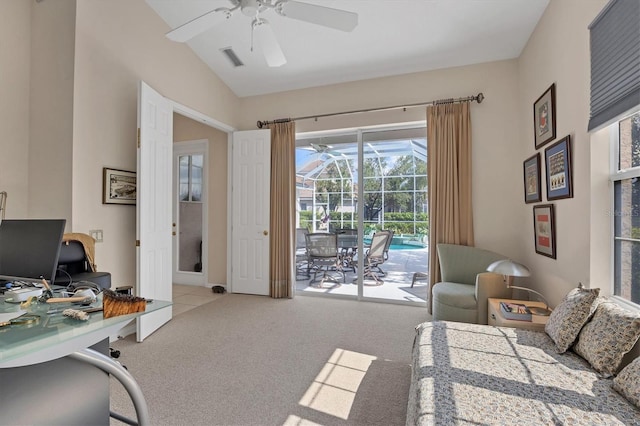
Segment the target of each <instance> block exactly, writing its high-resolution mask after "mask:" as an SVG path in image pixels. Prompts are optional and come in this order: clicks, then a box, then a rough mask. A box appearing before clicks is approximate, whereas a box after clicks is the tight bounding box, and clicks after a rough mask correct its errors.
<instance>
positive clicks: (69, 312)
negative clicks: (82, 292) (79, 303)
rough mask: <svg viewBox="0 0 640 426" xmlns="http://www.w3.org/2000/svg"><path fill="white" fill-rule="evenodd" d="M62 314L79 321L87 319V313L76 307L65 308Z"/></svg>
mask: <svg viewBox="0 0 640 426" xmlns="http://www.w3.org/2000/svg"><path fill="white" fill-rule="evenodd" d="M62 315H64V316H65V317H69V318H73V319H77V320H80V321H87V320H88V319H89V314H88V313H86V312H85V311H79V310H77V309H71V308H69V309H65V310H64V311H62Z"/></svg>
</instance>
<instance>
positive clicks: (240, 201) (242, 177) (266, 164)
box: [230, 130, 271, 295]
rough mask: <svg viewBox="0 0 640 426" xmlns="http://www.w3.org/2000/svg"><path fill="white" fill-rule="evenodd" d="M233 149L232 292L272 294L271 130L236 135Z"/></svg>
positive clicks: (235, 133) (250, 131) (234, 135)
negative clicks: (270, 253)
mask: <svg viewBox="0 0 640 426" xmlns="http://www.w3.org/2000/svg"><path fill="white" fill-rule="evenodd" d="M231 149H232V151H233V152H232V161H233V163H232V165H231V167H232V169H233V174H232V210H231V216H232V220H231V258H232V261H231V262H232V265H231V270H232V273H231V288H230V291H231V292H233V293H247V294H259V295H269V202H270V199H271V197H270V182H269V180H270V177H271V131H270V130H249V131H244V132H234V133H233V142H232V148H231Z"/></svg>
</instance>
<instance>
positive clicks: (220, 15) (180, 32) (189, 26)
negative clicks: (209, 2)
mask: <svg viewBox="0 0 640 426" xmlns="http://www.w3.org/2000/svg"><path fill="white" fill-rule="evenodd" d="M230 17H231V11H230V10H229V9H227V8H219V9H215V10H212V11H211V12H207V13H205V14H204V15H202V16H198V17H197V18H195V19H192V20H191V21H189V22H187V23H186V24H182V25H180V26H179V27H177V28H175V29H173V30H171V31H169V32H168V33H167V34H165V35H166V36H167V38H169V39H171V40H173V41H177V42H181V43H184V42H185V41H188V40H191V39H192V38H194V37H195V36H197V35H198V34H200V33H203V32H205V31H207V30H208V29H209V28H212V27H214V26H216V25H218V24H219V23H221V22H222V21H225V20H227V19H229V18H230Z"/></svg>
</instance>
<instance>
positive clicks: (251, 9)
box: [240, 0, 261, 18]
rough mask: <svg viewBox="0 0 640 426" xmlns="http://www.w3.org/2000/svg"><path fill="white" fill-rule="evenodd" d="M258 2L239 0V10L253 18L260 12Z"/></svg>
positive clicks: (255, 0)
mask: <svg viewBox="0 0 640 426" xmlns="http://www.w3.org/2000/svg"><path fill="white" fill-rule="evenodd" d="M260 6H261V4H260V2H259V1H258V0H240V10H241V11H242V14H243V15H245V16H248V17H250V18H253V17H255V16H257V15H258V12H260Z"/></svg>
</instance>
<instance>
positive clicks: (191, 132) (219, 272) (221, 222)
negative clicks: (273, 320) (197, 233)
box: [173, 114, 227, 285]
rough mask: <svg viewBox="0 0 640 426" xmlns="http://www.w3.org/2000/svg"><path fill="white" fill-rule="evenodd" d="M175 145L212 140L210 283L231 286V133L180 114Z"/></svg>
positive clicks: (177, 116) (209, 172) (209, 168)
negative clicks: (228, 217) (229, 228)
mask: <svg viewBox="0 0 640 426" xmlns="http://www.w3.org/2000/svg"><path fill="white" fill-rule="evenodd" d="M173 138H174V141H176V142H179V141H193V140H198V139H208V140H209V158H208V162H209V167H208V176H209V178H208V183H207V185H208V192H207V195H208V199H209V217H208V222H209V256H208V259H207V260H208V268H209V270H208V277H207V280H208V281H207V282H208V283H209V284H211V285H213V284H226V283H227V208H226V201H227V133H225V132H223V131H220V130H216V129H214V128H212V127H209V126H206V125H204V124H202V123H199V122H197V121H195V120H191V119H190V118H187V117H184V116H182V115H179V114H174V115H173Z"/></svg>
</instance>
